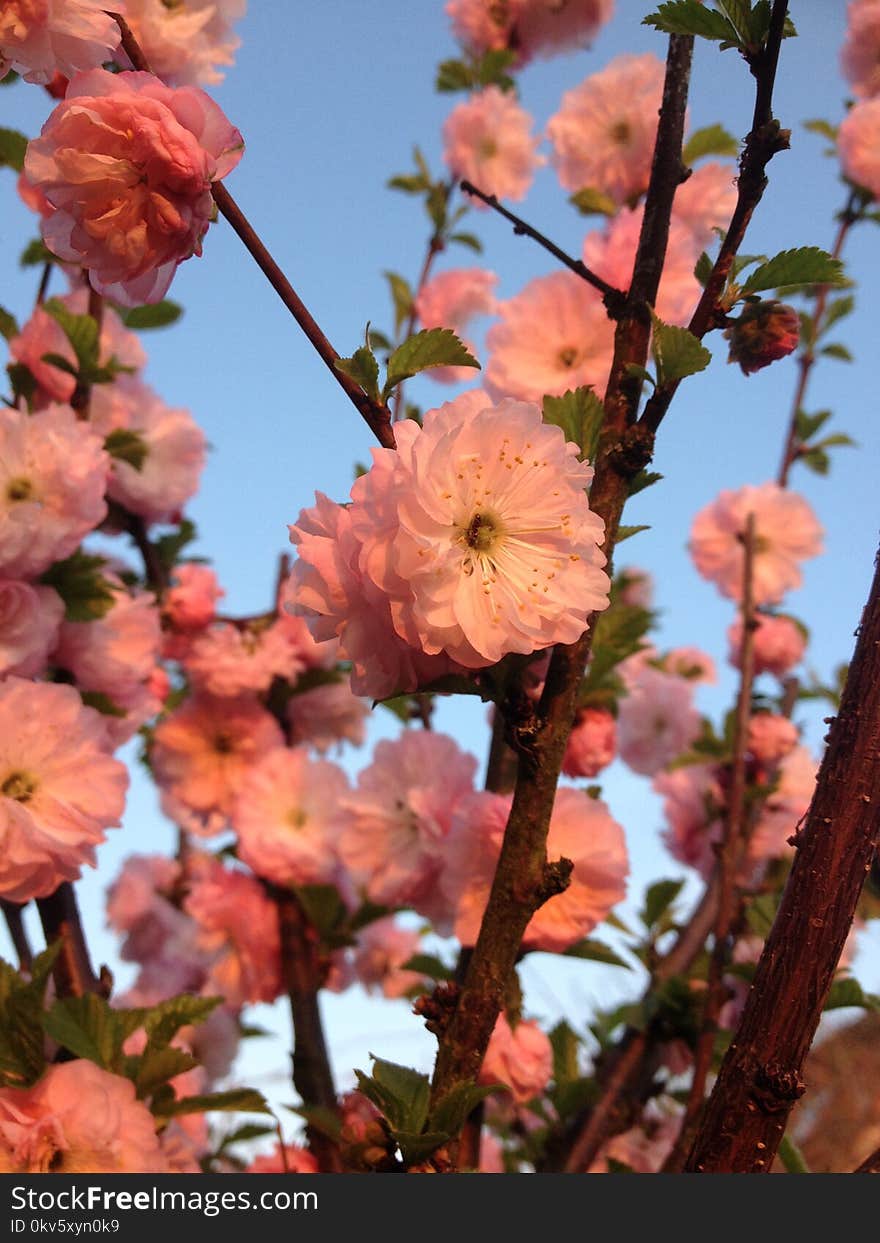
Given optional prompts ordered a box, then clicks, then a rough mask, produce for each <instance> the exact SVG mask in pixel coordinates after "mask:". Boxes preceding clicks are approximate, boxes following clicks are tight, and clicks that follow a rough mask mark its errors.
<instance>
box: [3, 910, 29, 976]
mask: <svg viewBox="0 0 880 1243" xmlns="http://www.w3.org/2000/svg"><path fill="white" fill-rule="evenodd" d="M0 907H2V909H3V917H4V919H5V920H6V927H7V928H8V929H9V937H10V940H11V941H12V944H13V946H14V948H15V952H16V954H17V955H18V965H19V968H20V969H21V970H22V971H30V969H31V965H32V963H33V961H34V955H33V951H32V949H31V945H30V941H28V936H27V931H26V930H25V926H24V920H23V919H22V915H21V913H22V911H23V910H24V906H23V905H21V904H19V903H18V902H10V901H9V900H8V898H0Z"/></svg>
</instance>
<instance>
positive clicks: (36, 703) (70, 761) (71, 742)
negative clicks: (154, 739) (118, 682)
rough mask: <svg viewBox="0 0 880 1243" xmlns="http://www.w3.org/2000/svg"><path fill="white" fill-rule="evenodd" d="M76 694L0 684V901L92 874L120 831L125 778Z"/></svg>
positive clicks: (48, 686) (41, 893) (45, 685)
mask: <svg viewBox="0 0 880 1243" xmlns="http://www.w3.org/2000/svg"><path fill="white" fill-rule="evenodd" d="M104 737H105V736H104V730H103V725H102V723H101V718H100V717H99V715H98V713H97V712H94V711H93V710H92V709H91V708H85V707H83V703H82V700H81V699H80V697H79V695H78V694H77V692H76V691H75V690H74V688H73V687H72V686H62V685H60V684H58V683H50V682H28V681H25V680H23V679H21V678H16V677H9V678H7V679H6V680H5V681H3V682H0V894H2V896H3V897H4V898H8V899H9V900H10V901H12V902H28V901H29V900H30V899H31V898H43V897H46V895H47V894H50V893H52V891H53V890H54V889H56V888H57V887H58V885H59V884H60V883H61V882H62V881H64V880H76V879H77V878H78V877H79V875H80V870H81V868H82V866H83V864H89V865H90V866H94V863H95V846H97V845H98V843H99V842H102V841H103V840H104V830H105V829H108V828H111V827H112V826H114V825H118V824H119V820H120V817H121V816H122V811H123V808H124V806H125V792H126V789H127V787H128V773H127V771H126V769H125V766H124V765H123V764H120V763H119V762H118V761H117V760H114V759H112V758H111V757H110V756H109V755H108V754H107V753H106V751H105V749H104V745H103V744H104Z"/></svg>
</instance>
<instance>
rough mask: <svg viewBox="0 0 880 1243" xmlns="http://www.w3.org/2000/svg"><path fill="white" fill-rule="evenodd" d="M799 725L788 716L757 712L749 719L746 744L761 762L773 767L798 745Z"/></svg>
mask: <svg viewBox="0 0 880 1243" xmlns="http://www.w3.org/2000/svg"><path fill="white" fill-rule="evenodd" d="M798 738H799V734H798V729H797V726H796V725H795V724H794V723H793V722H792V721H790V720H789V719H788V717H784V716H777V715H776V714H775V713H773V712H756V713H755V715H754V716H753V717H752V718H751V720H750V721H749V733H748V741H747V743H746V746H747V748H748V751H749V752H750V754H751V755H753V756H754V758H755V759H756V760H757V761H758V763H759V764H762V765H763V766H764V767H766V768H773V767H775V765H777V764H778V763H779V761H780V760H782V759H784V758H785V756H786V755H788V754H789V753H790V752H792V751H793V750H794V749H795V747H796V746H797V745H798Z"/></svg>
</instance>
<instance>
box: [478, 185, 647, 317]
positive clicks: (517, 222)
mask: <svg viewBox="0 0 880 1243" xmlns="http://www.w3.org/2000/svg"><path fill="white" fill-rule="evenodd" d="M460 185H461V188H462V190H464V192H465V194H471V195H473V197H474V198H477V199H480V201H481V202H483V203H485V204H486V205H487V206H488V207H491V208H492V209H493V211H497V212H498V214H499V215H500V216H503V217H504V219H505V220H509V221H510V222H511V224H512V225H513V231H514V233H516V234H517V235H518V236H520V237H530V238H531V239H532V241H534V242H537V243H538V245H539V246H543V248H544V250H546V251H548V252H549V253H550V254H551V255H552V256H553V258H554V259H558V260H559V262H560V263H561V264H563V265H564V266H565V267H567V268H568V269H569V270H570V271H571V272H574V273H575V275H576V276H580V277H581V279H582V280H585V281H586V282H587V284H588V285H592V286H593V288H594V289H598V290H599V292H600V293H601V294H602V296H603V298H604V299H605V305H606V307H607V308H608V313H609V314H610V315H611V317H612V318H613V319H617V318H618V316H619V315H620V314H621V313H622V311H623V306H624V303H625V301H626V294H625V293H623V291H622V290H620V289H615V288H614V286H613V285H609V284H608V282H607V281H605V280H603V279H602V277H601V276H599V275H598V274H597V273H596V272H593V271H592V270H591V269H590V268H588V267H587V265H586V264H585V263H583V262H582V261H581V260H580V259H572V257H571V255H569V254H568V253H567V252H566V251H564V250H562V249H561V248H560V247H559V246H557V245H556V243H555V242H551V241H550V238H549V237H546V236H545V235H544V234H543V233H540V232H539V231H538V230H537V229H535V228H533V227H532V225H530V224H527V223H526V221H525V220H523V219H522V217H521V216H517V215H516V214H515V213H514V212H512V211H509V210H508V209H507V208H506V207H502V205H501V203H500V202H499V201H498V197H497V196H496V195H494V194H485V193H484V192H483V191H482V190H478V189H477V187H476V186H475V185H474V184H473V182H470V181H462V182H461V183H460Z"/></svg>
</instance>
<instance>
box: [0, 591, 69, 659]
mask: <svg viewBox="0 0 880 1243" xmlns="http://www.w3.org/2000/svg"><path fill="white" fill-rule="evenodd" d="M63 616H64V602H63V600H62V599H61V597H60V596H59V595H58V593H57V592H56V591H53V590H52V588H51V587H40V586H39V585H36V586H35V585H33V584H31V583H22V582H18V581H16V580H14V579H0V676H5V675H6V674H8V673H17V674H18V676H19V677H22V678H30V677H36V676H38V675H39V674H41V673H43V672H45V669H46V665H47V663H48V660H49V653H50V652H51V651H52V649H53V648H54V646H55V643H56V641H57V638H58V628H59V626H60V625H61V619H62V617H63Z"/></svg>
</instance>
